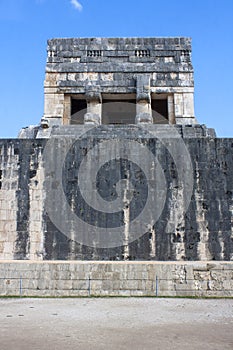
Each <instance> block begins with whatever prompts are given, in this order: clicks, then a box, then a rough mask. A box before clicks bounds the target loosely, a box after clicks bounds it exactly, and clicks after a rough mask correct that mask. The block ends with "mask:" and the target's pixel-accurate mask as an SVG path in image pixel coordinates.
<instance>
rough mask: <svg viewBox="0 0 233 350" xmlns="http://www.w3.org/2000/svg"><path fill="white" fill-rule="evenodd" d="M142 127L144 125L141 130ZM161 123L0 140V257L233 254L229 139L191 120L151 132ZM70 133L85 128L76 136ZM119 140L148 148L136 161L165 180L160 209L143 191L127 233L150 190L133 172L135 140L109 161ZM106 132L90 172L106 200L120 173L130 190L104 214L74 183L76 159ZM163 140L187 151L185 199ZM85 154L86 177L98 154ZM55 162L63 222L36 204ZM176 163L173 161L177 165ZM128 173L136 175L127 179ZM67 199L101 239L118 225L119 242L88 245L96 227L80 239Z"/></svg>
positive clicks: (232, 144) (41, 202)
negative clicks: (142, 219) (104, 158)
mask: <svg viewBox="0 0 233 350" xmlns="http://www.w3.org/2000/svg"><path fill="white" fill-rule="evenodd" d="M164 128H165V126H164ZM148 130H150V133H151V132H152V131H153V133H152V134H150V133H149V134H148ZM163 130H165V129H160V131H159V135H160V136H158V134H156V126H154V129H153V128H152V126H151V127H150V128H149V129H148V128H146V127H143V128H142V127H137V126H136V125H135V126H124V127H117V126H101V127H98V128H95V129H92V130H89V131H88V129H85V126H83V128H82V127H80V128H77V127H74V128H73V129H72V127H70V128H65V127H64V128H62V127H60V128H55V129H54V134H53V137H51V138H50V140H39V139H34V140H32V139H31V140H29V139H28V140H19V139H15V140H0V177H1V179H0V259H2V260H3V259H5V260H11V259H20V260H147V261H148V260H160V261H167V260H174V261H181V260H194V261H195V260H201V261H206V260H225V261H230V260H233V171H232V169H233V152H232V150H233V140H232V139H218V138H214V137H212V136H213V135H211V133H210V131H209V130H208V129H206V128H204V127H200V126H196V127H189V126H186V127H184V126H183V127H178V126H177V127H176V128H175V129H174V130H177V131H178V136H177V137H174V138H172V137H168V136H166V135H167V134H166V133H165V137H164V138H163V139H161V135H162V133H163ZM174 130H173V135H174ZM79 133H80V135H81V134H85V133H86V134H85V135H84V136H83V137H80V138H79V137H78V136H80V135H79ZM75 134H76V138H75ZM64 135H66V137H63V136H64ZM148 135H149V136H148ZM153 135H157V137H156V136H153ZM170 136H171V135H170ZM70 140H72V143H71V144H70ZM126 140H130V141H132V142H136V143H137V144H138V145H140V146H141V145H142V146H143V147H144V146H145V147H146V148H147V149H148V150H149V152H150V153H151V154H152V157H154V159H157V161H158V163H153V160H152V162H151V163H150V160H149V159H148V160H147V159H146V160H145V168H148V169H152V171H155V174H156V173H159V174H161V176H162V177H163V178H164V181H165V188H164V189H162V190H161V191H162V192H161V196H163V195H165V197H164V198H165V200H164V203H163V208H162V209H163V210H162V211H161V215H160V216H159V218H158V220H157V219H156V218H155V216H156V215H155V208H156V205H157V202H158V201H159V200H160V198H159V197H156V193H153V195H154V199H153V198H152V202H151V203H152V205H151V206H150V207H149V209H148V213H149V214H148V215H149V219H148V220H149V221H148V223H147V224H148V226H147V230H145V226H142V230H141V232H140V235H137V236H135V237H134V236H133V237H134V238H135V240H134V239H133V238H132V237H131V235H133V234H134V233H132V232H131V231H130V223H131V221H133V220H137V216H138V215H140V213H141V212H142V210H143V208H144V207H145V206H146V203H147V200H148V198H149V195H151V193H150V192H148V186H147V185H148V183H149V181H148V179H147V178H146V175H145V173H143V172H140V169H139V168H140V165H141V164H142V159H141V155H140V153H138V151H137V150H136V149H135V150H134V149H131V150H130V152H129V153H128V154H127V157H126V160H124V161H122V162H121V161H115V163H114V160H116V159H118V160H119V156H118V155H117V153H116V152H117V149H118V148H119V145H120V147H122V149H124V144H125V142H126ZM106 141H109V142H110V143H111V144H112V145H113V146H112V149H111V152H112V154H111V155H110V156H111V157H110V159H111V160H112V161H110V163H109V164H108V166H107V167H104V166H103V164H100V168H99V172H97V173H96V175H97V178H96V183H95V186H96V187H97V191H98V192H99V193H100V195H101V196H102V198H103V199H104V200H105V201H107V203H111V200H112V199H113V200H115V199H116V196H117V192H116V187H115V185H116V183H118V182H119V180H122V179H123V180H124V181H125V182H124V181H121V182H119V190H120V192H122V193H124V190H125V186H128V184H129V183H130V182H132V183H133V186H134V187H135V188H136V191H135V192H133V196H132V198H130V199H127V200H126V202H124V205H125V206H124V208H123V209H122V210H121V211H119V212H118V213H115V214H114V215H113V214H112V213H105V212H103V210H102V211H99V212H98V210H96V209H94V208H93V207H92V206H91V205H90V203H89V205H87V203H85V201H84V200H83V198H82V195H81V193H80V191H79V186H78V178H79V174H78V171H79V167H80V164H81V162H82V160H83V159H85V157H86V155H87V154H88V152H90V151H91V150H92V149H93V148H94V146H96V145H97V146H98V145H101V144H104V142H106ZM114 142H116V143H117V145H118V146H117V147H118V148H117V147H115V146H114ZM180 142H182V144H181V143H180ZM49 143H50V147H48V145H49ZM67 144H68V146H69V147H68V148H66V147H67ZM51 145H52V147H51ZM114 147H115V148H114ZM64 149H66V153H67V154H65V158H63V161H62V160H61V156H60V153H61V152H63V151H62V150H64ZM173 149H177V152H176V157H177V156H179V157H180V158H182V157H183V156H184V155H185V154H186V156H187V157H188V158H187V159H189V157H190V162H191V163H190V164H191V165H190V164H188V162H187V164H186V163H185V167H187V169H186V170H187V171H188V176H189V179H190V180H191V182H190V184H191V185H192V187H191V193H190V198H189V201H188V206H187V208H186V207H185V205H186V204H187V203H186V204H185V198H186V197H187V196H186V191H187V186H186V188H185V187H184V183H182V181H180V178H179V177H180V174H181V169H180V166H179V164H180V163H179V159H178V158H179V157H178V158H177V159H175V158H174V157H173V156H174V155H173V156H172V150H173ZM183 149H185V150H186V151H185V152H186V153H183V151H182V150H183ZM108 151H109V152H110V149H109V150H108V149H105V153H104V154H108ZM43 156H45V158H43ZM93 157H94V158H93V162H92V163H91V164H89V165H88V167H87V168H86V170H85V171H86V178H87V179H88V178H89V177H90V176H91V174H92V173H93V171H95V170H96V167H97V165H98V164H99V163H98V162H99V160H100V158H101V156H100V154H98V153H96V154H94V156H93ZM181 161H182V159H181ZM183 161H185V162H186V160H185V159H183ZM45 162H46V163H45ZM130 162H131V163H130ZM177 162H178V163H177ZM133 163H134V164H133ZM129 164H131V165H129ZM132 164H133V165H132ZM135 164H136V165H135ZM158 164H160V166H159V165H158ZM137 166H138V167H139V168H137ZM60 168H62V169H63V170H62V177H63V178H62V182H63V183H62V187H63V191H64V193H65V197H64V198H65V199H64V198H63V197H61V198H60V199H59V198H58V199H56V200H55V202H54V208H55V209H54V212H55V213H56V210H57V215H58V216H59V217H61V218H64V222H65V220H67V222H65V223H66V224H67V226H65V228H64V227H63V230H61V228H60V227H59V228H58V227H57V225H56V222H55V223H54V220H53V219H51V215H50V213H48V210H47V209H48V207H46V201H47V200H48V198H49V197H50V196H52V192H53V190H54V189H55V191H56V189H57V188H58V185H59V183H58V180H59V179H58V178H57V177H56V171H55V170H56V169H60ZM130 169H131V170H130ZM161 169H162V170H161ZM186 170H185V169H182V171H183V172H185V171H186ZM136 173H137V174H139V177H138V178H133V176H134V174H136ZM127 174H129V175H127ZM181 175H182V174H181ZM143 176H144V177H143ZM104 180H106V181H108V184H106V183H105V182H104ZM131 180H132V181H131ZM155 180H158V179H157V178H155ZM49 181H50V182H51V184H52V187H51V188H50V190H51V191H50V190H48V189H49V187H48V182H49ZM155 182H156V181H155ZM163 190H164V191H163ZM87 192H88V190H87ZM94 194H95V193H94V191H93V190H92V189H90V190H89V192H88V195H89V196H90V199H91V201H93V203H94ZM157 194H158V193H157ZM92 196H93V197H92ZM111 196H112V197H111ZM50 200H51V199H50ZM53 200H54V199H53V198H52V201H50V204H51V203H53ZM67 203H68V206H69V207H70V208H72V211H73V213H75V216H76V217H78V218H79V220H81V221H82V222H84V223H85V224H86V223H87V224H89V225H92V226H91V227H93V231H94V229H95V228H105V229H106V237H107V238H106V240H107V239H108V236H107V235H108V233H111V231H113V230H115V229H116V230H117V229H118V228H119V230H120V227H123V229H124V231H123V233H125V236H124V235H123V238H122V241H121V242H122V244H118V246H117V244H115V246H114V244H113V245H112V246H111V244H110V245H109V246H108V245H107V243H106V245H104V244H102V246H101V245H98V238H99V236H98V234H97V235H96V236H95V237H93V239H92V238H90V237H92V236H91V233H90V236H88V234H89V232H88V230H86V229H85V225H84V226H81V225H80V227H77V226H75V219H74V218H72V217H71V218H66V217H65V209H66V207H67ZM50 209H51V208H50ZM54 212H53V213H52V214H54ZM126 214H127V215H128V216H127V215H126ZM81 221H80V222H81ZM142 224H143V223H142ZM72 225H73V226H72ZM72 227H73V229H72ZM66 231H67V232H66ZM86 237H89V244H86V243H87V241H86V239H87V238H86Z"/></svg>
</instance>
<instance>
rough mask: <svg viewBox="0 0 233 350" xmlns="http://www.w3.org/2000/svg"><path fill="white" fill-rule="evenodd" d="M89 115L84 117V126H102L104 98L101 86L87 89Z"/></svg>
mask: <svg viewBox="0 0 233 350" xmlns="http://www.w3.org/2000/svg"><path fill="white" fill-rule="evenodd" d="M86 100H87V113H86V114H85V116H84V124H93V125H100V124H101V116H102V96H101V93H100V86H96V85H95V86H87V87H86Z"/></svg>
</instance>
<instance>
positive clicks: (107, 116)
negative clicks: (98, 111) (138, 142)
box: [102, 99, 136, 125]
mask: <svg viewBox="0 0 233 350" xmlns="http://www.w3.org/2000/svg"><path fill="white" fill-rule="evenodd" d="M135 117H136V101H135V100H132V99H130V100H119V99H112V100H110V99H106V100H103V105H102V124H115V125H120V124H135Z"/></svg>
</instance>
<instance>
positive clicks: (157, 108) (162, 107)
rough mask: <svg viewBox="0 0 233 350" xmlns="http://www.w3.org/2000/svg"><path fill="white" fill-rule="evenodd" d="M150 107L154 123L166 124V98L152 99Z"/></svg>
mask: <svg viewBox="0 0 233 350" xmlns="http://www.w3.org/2000/svg"><path fill="white" fill-rule="evenodd" d="M151 109H152V116H153V122H154V124H168V105H167V99H152V100H151Z"/></svg>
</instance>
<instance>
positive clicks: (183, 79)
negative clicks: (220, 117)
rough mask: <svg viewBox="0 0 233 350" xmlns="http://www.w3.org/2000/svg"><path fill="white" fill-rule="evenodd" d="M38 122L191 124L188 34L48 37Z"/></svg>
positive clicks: (192, 116)
mask: <svg viewBox="0 0 233 350" xmlns="http://www.w3.org/2000/svg"><path fill="white" fill-rule="evenodd" d="M47 53H48V55H47V65H46V77H45V83H44V99H45V100H44V116H43V120H42V124H43V125H44V126H45V127H46V125H47V126H52V125H71V124H73V125H74V124H75V125H77V124H94V125H99V124H140V123H154V124H189V125H190V124H196V123H197V122H196V119H195V114H194V98H193V95H194V80H193V66H192V62H191V39H190V38H75V39H52V40H49V41H48V47H47Z"/></svg>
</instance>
